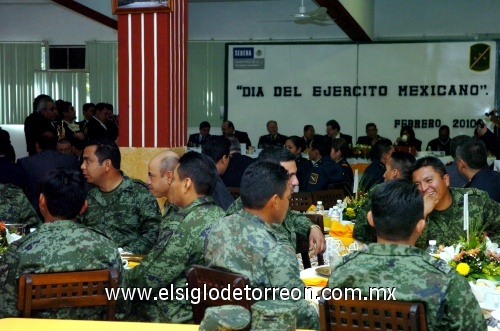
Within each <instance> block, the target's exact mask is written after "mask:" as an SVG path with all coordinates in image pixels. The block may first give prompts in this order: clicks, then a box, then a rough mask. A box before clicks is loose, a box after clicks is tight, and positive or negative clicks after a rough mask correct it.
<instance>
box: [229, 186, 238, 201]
mask: <svg viewBox="0 0 500 331" xmlns="http://www.w3.org/2000/svg"><path fill="white" fill-rule="evenodd" d="M227 190H228V191H229V193H231V195H232V196H233V198H234V200H236V199H238V198H239V197H240V188H239V187H228V188H227Z"/></svg>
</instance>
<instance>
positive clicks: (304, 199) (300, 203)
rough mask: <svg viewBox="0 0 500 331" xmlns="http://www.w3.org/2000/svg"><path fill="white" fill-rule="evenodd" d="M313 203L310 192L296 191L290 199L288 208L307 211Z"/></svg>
mask: <svg viewBox="0 0 500 331" xmlns="http://www.w3.org/2000/svg"><path fill="white" fill-rule="evenodd" d="M312 204H313V198H312V195H311V193H310V192H296V193H293V194H292V197H291V199H290V208H291V209H292V210H295V211H301V212H302V211H307V209H308V208H309V207H311V205H312Z"/></svg>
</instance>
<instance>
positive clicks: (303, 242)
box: [295, 214, 325, 269]
mask: <svg viewBox="0 0 500 331" xmlns="http://www.w3.org/2000/svg"><path fill="white" fill-rule="evenodd" d="M304 216H306V217H307V218H309V220H310V221H311V222H312V223H314V224H317V225H319V227H320V228H321V232H324V231H325V227H324V225H323V215H320V214H305V215H304ZM295 253H297V254H300V256H301V257H302V264H303V266H304V269H307V268H310V267H311V259H310V258H309V238H304V237H303V236H300V235H298V236H297V244H296V247H295ZM324 264H325V261H324V259H323V254H318V265H324Z"/></svg>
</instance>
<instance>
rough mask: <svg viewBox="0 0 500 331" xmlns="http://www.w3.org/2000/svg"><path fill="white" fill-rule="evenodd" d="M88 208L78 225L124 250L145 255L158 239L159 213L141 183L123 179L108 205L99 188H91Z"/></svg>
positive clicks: (152, 198)
mask: <svg viewBox="0 0 500 331" xmlns="http://www.w3.org/2000/svg"><path fill="white" fill-rule="evenodd" d="M87 200H88V204H89V206H88V208H87V210H86V211H85V213H84V214H83V215H81V216H80V218H79V219H80V222H81V223H82V224H83V225H85V226H88V227H91V228H94V229H96V230H97V231H99V232H101V233H103V234H104V235H106V236H107V237H109V238H110V239H111V240H113V241H114V242H115V243H116V244H117V245H118V246H119V247H121V248H123V249H124V250H125V251H129V252H133V253H135V254H147V253H148V252H149V250H150V249H151V248H152V247H153V245H154V244H155V242H156V240H157V238H158V230H159V227H160V222H161V213H160V207H159V206H158V202H157V201H156V199H155V198H154V197H153V196H152V195H151V193H150V192H149V191H148V189H147V187H146V184H144V182H142V181H140V180H137V179H132V178H129V177H127V176H123V181H122V183H121V184H120V185H119V186H118V187H117V188H116V189H115V192H114V193H113V197H112V201H110V203H109V204H108V203H107V202H106V200H105V199H104V197H103V194H102V192H101V190H100V189H99V187H97V186H95V185H91V189H90V191H89V194H88V196H87Z"/></svg>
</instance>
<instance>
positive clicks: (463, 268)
mask: <svg viewBox="0 0 500 331" xmlns="http://www.w3.org/2000/svg"><path fill="white" fill-rule="evenodd" d="M469 271H470V267H469V265H468V264H467V263H459V264H458V265H457V272H458V273H459V274H461V275H462V276H467V275H468V274H469Z"/></svg>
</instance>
